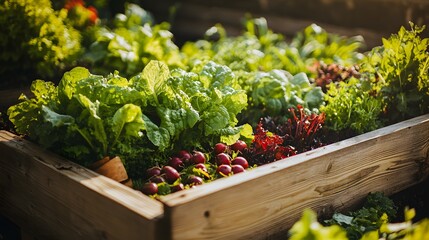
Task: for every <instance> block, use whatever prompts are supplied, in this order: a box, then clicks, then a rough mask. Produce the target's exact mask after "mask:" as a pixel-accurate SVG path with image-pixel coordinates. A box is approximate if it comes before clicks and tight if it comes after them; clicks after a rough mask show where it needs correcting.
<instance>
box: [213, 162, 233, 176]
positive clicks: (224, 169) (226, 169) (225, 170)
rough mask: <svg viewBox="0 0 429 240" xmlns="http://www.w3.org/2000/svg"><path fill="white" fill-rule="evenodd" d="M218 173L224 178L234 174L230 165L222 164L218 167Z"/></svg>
mask: <svg viewBox="0 0 429 240" xmlns="http://www.w3.org/2000/svg"><path fill="white" fill-rule="evenodd" d="M216 172H217V173H219V174H220V175H222V176H228V175H229V174H231V172H232V168H231V166H229V165H225V164H222V165H220V166H219V167H217V169H216Z"/></svg>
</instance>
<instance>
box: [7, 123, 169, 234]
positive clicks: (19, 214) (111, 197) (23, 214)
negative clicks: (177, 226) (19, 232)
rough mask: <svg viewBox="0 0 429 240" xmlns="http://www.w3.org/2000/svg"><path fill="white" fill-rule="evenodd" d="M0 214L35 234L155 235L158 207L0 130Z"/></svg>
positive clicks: (115, 183) (158, 218)
mask: <svg viewBox="0 0 429 240" xmlns="http://www.w3.org/2000/svg"><path fill="white" fill-rule="evenodd" d="M0 213H1V214H3V215H5V216H7V217H8V218H9V219H11V220H13V221H14V222H15V223H17V224H18V225H19V226H21V227H22V228H24V229H25V230H26V231H27V232H28V233H29V234H31V235H33V236H36V237H37V239H157V238H159V237H161V236H160V235H159V233H160V231H159V230H160V228H159V225H160V224H161V222H162V221H161V219H162V216H163V207H162V204H161V203H160V202H158V201H155V200H153V199H150V198H149V197H146V196H144V195H143V194H142V193H140V192H138V191H135V190H133V189H131V188H128V187H125V186H123V185H121V184H119V183H117V182H115V181H113V180H111V179H108V178H106V177H104V176H101V175H99V174H96V173H94V172H92V171H90V170H87V169H86V168H83V167H81V166H79V165H77V164H74V163H72V162H70V161H67V160H64V159H61V158H59V157H58V156H56V155H55V154H52V153H49V152H47V151H44V150H42V149H41V148H40V147H38V146H36V145H34V144H32V143H30V142H28V141H25V140H22V139H21V138H19V137H16V136H14V135H13V134H11V133H9V132H6V131H0Z"/></svg>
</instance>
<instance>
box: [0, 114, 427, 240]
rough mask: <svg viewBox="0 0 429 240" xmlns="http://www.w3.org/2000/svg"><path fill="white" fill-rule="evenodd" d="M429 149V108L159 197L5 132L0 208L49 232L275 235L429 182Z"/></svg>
mask: <svg viewBox="0 0 429 240" xmlns="http://www.w3.org/2000/svg"><path fill="white" fill-rule="evenodd" d="M428 150H429V115H424V116H420V117H416V118H413V119H410V120H407V121H404V122H401V123H398V124H395V125H391V126H388V127H384V128H381V129H378V130H375V131H372V132H369V133H366V134H362V135H359V136H356V137H353V138H350V139H347V140H344V141H341V142H337V143H334V144H331V145H328V146H325V147H321V148H319V149H315V150H312V151H309V152H306V153H303V154H299V155H296V156H293V157H289V158H287V159H284V160H280V161H277V162H274V163H270V164H267V165H264V166H260V167H258V168H255V169H253V170H250V171H247V172H245V173H242V174H239V175H235V176H231V177H228V178H224V179H219V180H216V181H214V182H211V183H208V184H204V185H201V186H198V187H197V188H194V189H189V190H186V191H181V192H177V193H173V194H170V195H167V196H163V197H161V199H160V201H157V200H154V199H151V198H149V197H147V196H145V195H143V194H142V193H140V192H138V191H135V190H132V189H131V188H128V187H126V186H123V185H121V184H119V183H117V182H115V181H113V180H111V179H108V178H106V177H104V176H101V175H98V174H97V173H94V172H93V171H91V170H88V169H86V168H83V167H81V166H80V165H77V164H75V163H73V162H70V161H68V160H66V159H63V158H61V157H59V156H57V155H55V154H53V153H51V152H48V151H46V150H43V149H41V148H40V147H38V146H37V145H35V144H33V143H31V142H28V141H27V140H24V139H22V138H20V137H18V136H15V135H14V134H12V133H10V132H7V131H1V132H0V153H1V157H0V166H1V167H0V191H1V192H0V206H1V208H0V212H1V213H2V214H4V215H5V216H6V217H8V218H9V219H11V220H12V221H13V222H15V223H16V224H18V225H19V226H21V227H22V228H23V229H25V231H26V232H29V233H30V234H32V235H34V236H36V237H40V238H43V239H45V238H49V239H52V238H55V239H77V238H78V239H89V238H107V239H138V238H141V237H142V236H144V237H145V238H147V239H201V238H204V239H227V238H229V239H236V238H243V237H246V238H251V239H263V238H274V237H278V236H285V234H286V232H287V230H288V229H289V228H290V227H291V226H292V224H293V223H294V222H295V221H297V220H298V219H299V218H300V216H301V214H302V211H303V210H304V209H305V208H311V209H313V210H315V211H317V212H318V213H329V212H332V211H334V210H335V211H340V210H346V209H350V208H351V207H353V206H355V205H357V204H359V203H360V202H361V200H362V199H364V198H365V196H366V195H367V194H368V193H369V192H375V191H381V192H384V193H385V194H387V195H391V194H393V193H396V192H399V191H401V190H403V189H406V188H409V187H410V186H413V185H415V184H417V183H419V182H421V181H423V180H424V179H425V178H426V177H427V176H428V164H429V161H428ZM29 199H31V201H29Z"/></svg>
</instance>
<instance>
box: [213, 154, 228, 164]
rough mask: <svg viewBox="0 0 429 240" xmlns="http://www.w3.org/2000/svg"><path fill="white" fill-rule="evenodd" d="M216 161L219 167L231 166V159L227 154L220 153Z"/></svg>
mask: <svg viewBox="0 0 429 240" xmlns="http://www.w3.org/2000/svg"><path fill="white" fill-rule="evenodd" d="M215 160H216V164H217V165H218V166H220V165H222V164H226V165H230V164H231V157H230V156H229V155H228V154H226V153H219V154H218V155H216V157H215Z"/></svg>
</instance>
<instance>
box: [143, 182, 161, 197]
mask: <svg viewBox="0 0 429 240" xmlns="http://www.w3.org/2000/svg"><path fill="white" fill-rule="evenodd" d="M141 191H142V192H143V193H144V194H146V195H154V194H157V193H158V185H156V183H152V182H150V183H145V184H144V185H143V187H142V190H141Z"/></svg>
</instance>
